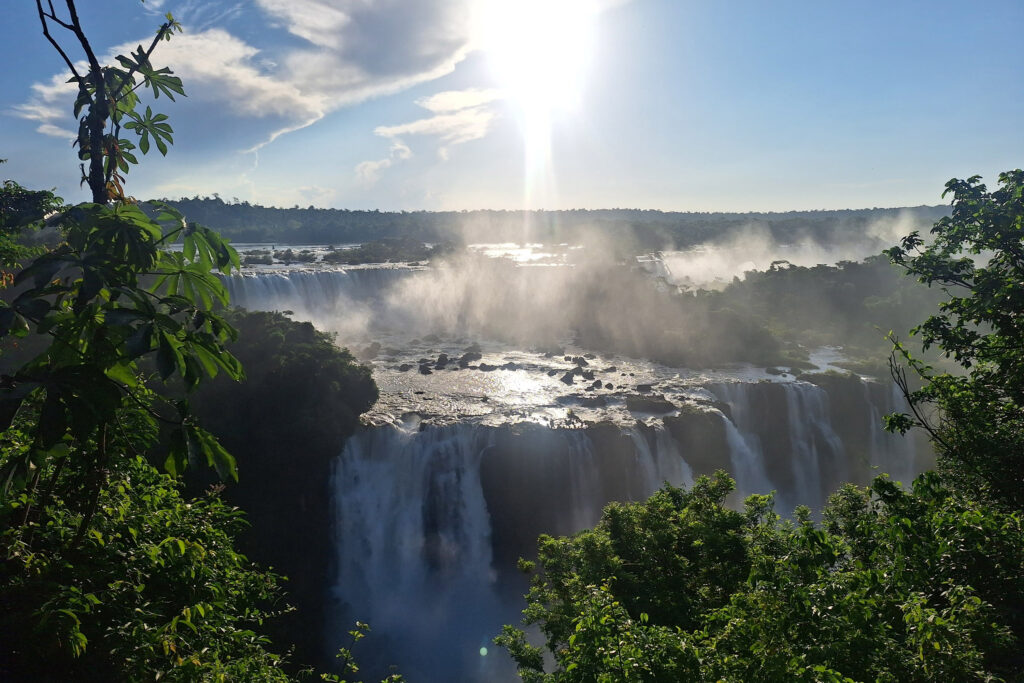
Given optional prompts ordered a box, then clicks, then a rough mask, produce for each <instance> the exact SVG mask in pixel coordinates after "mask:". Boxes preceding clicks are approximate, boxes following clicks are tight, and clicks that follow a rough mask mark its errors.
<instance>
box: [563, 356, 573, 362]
mask: <svg viewBox="0 0 1024 683" xmlns="http://www.w3.org/2000/svg"><path fill="white" fill-rule="evenodd" d="M562 360H564V361H565V362H566V363H571V362H572V356H566V357H565V358H563V359H562Z"/></svg>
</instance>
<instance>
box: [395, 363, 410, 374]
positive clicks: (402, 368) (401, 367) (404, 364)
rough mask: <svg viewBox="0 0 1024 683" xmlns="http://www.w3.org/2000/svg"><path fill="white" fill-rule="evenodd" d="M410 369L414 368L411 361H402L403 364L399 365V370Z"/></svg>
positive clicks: (407, 370) (406, 370) (405, 370)
mask: <svg viewBox="0 0 1024 683" xmlns="http://www.w3.org/2000/svg"><path fill="white" fill-rule="evenodd" d="M410 370H412V365H410V364H409V363H402V364H401V365H399V366H398V371H399V372H409V371H410Z"/></svg>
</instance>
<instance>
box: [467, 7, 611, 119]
mask: <svg viewBox="0 0 1024 683" xmlns="http://www.w3.org/2000/svg"><path fill="white" fill-rule="evenodd" d="M481 9H482V23H481V33H482V35H481V39H482V47H483V50H484V51H485V53H486V55H487V58H488V62H489V63H490V67H491V70H492V72H493V74H494V77H495V79H496V80H497V81H498V82H499V83H500V84H501V86H502V87H503V89H504V90H505V91H506V92H507V94H508V96H509V97H510V98H511V99H512V100H513V101H515V102H516V103H517V104H518V105H519V106H520V107H521V108H522V109H523V110H524V111H525V112H529V113H536V112H539V111H547V112H552V111H555V110H559V109H567V108H571V106H572V105H573V104H575V101H576V99H577V98H578V96H579V93H580V90H581V87H582V85H583V82H584V80H585V77H586V72H587V68H588V66H589V64H590V61H591V58H592V56H593V48H594V15H595V13H596V12H595V7H594V1H593V0H590V1H589V2H588V1H587V0H483V4H482V7H481Z"/></svg>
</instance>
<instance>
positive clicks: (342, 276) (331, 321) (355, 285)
mask: <svg viewBox="0 0 1024 683" xmlns="http://www.w3.org/2000/svg"><path fill="white" fill-rule="evenodd" d="M416 272H417V271H416V270H413V269H410V268H352V269H347V270H288V271H264V272H255V273H242V274H236V275H232V276H230V277H224V278H223V280H224V283H225V285H226V287H227V290H228V293H229V294H230V295H231V303H232V304H233V305H235V306H240V307H242V308H247V309H249V310H253V311H292V312H293V313H294V314H295V317H296V319H299V320H308V321H311V322H313V323H315V324H317V326H318V327H321V328H324V329H329V330H333V331H339V330H341V331H352V332H362V331H365V330H366V329H368V328H369V327H370V323H371V322H372V323H374V324H375V325H379V326H383V325H385V324H387V323H388V322H392V321H388V320H386V317H387V316H386V312H387V307H382V306H380V298H381V297H382V296H383V294H384V293H385V292H387V291H388V290H389V289H390V288H391V287H392V286H393V285H394V284H396V283H398V282H400V281H401V280H402V279H404V278H407V277H409V276H410V275H412V274H414V273H416ZM382 314H383V315H382Z"/></svg>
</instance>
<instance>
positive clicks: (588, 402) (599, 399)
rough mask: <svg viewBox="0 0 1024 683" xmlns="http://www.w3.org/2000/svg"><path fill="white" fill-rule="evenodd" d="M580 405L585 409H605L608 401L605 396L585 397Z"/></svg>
mask: <svg viewBox="0 0 1024 683" xmlns="http://www.w3.org/2000/svg"><path fill="white" fill-rule="evenodd" d="M580 405H581V406H582V407H584V408H604V407H605V406H606V405H608V401H606V400H605V398H604V396H583V397H581V398H580Z"/></svg>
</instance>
